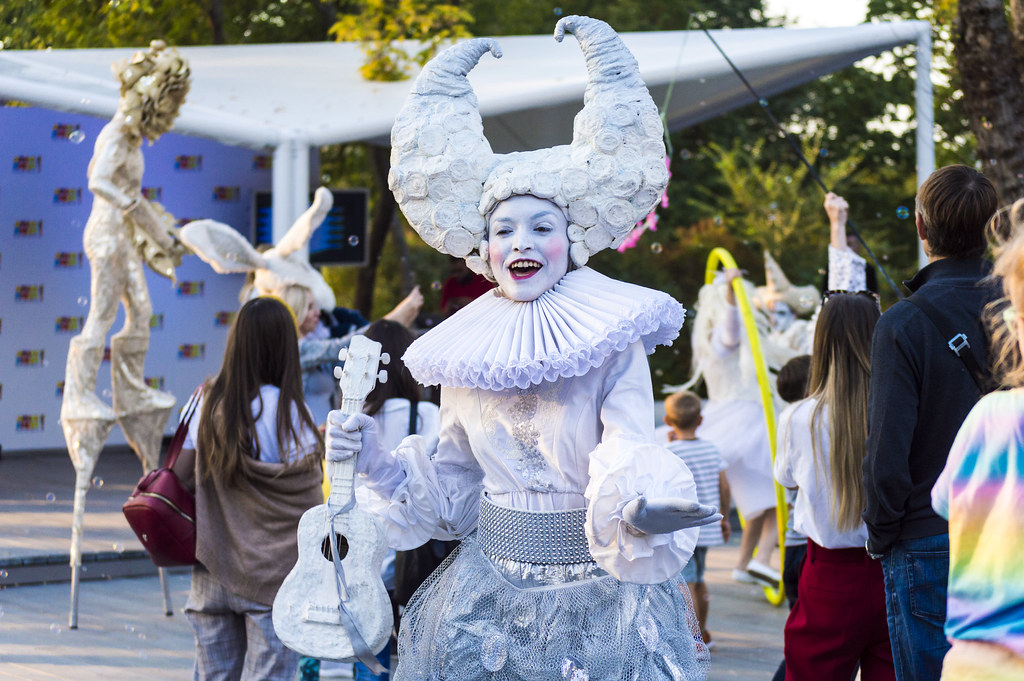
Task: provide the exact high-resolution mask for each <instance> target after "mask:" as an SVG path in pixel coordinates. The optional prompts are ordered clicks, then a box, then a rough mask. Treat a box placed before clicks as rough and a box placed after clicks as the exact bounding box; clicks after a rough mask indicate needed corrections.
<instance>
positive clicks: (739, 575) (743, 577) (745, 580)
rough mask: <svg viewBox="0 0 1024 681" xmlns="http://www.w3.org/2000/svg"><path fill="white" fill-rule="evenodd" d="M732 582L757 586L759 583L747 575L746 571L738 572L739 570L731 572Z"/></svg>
mask: <svg viewBox="0 0 1024 681" xmlns="http://www.w3.org/2000/svg"><path fill="white" fill-rule="evenodd" d="M732 581H734V582H740V583H741V584H758V583H759V582H758V581H757V580H756V579H754V578H753V577H752V576H750V575H749V574H747V571H746V570H740V569H739V568H737V569H735V570H733V571H732Z"/></svg>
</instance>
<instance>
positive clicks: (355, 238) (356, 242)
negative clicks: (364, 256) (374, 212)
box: [348, 234, 359, 246]
mask: <svg viewBox="0 0 1024 681" xmlns="http://www.w3.org/2000/svg"><path fill="white" fill-rule="evenodd" d="M348 245H349V246H358V245H359V237H358V236H356V235H355V234H353V235H352V236H350V237H349V238H348Z"/></svg>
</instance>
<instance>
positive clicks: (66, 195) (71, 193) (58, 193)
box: [53, 187, 82, 204]
mask: <svg viewBox="0 0 1024 681" xmlns="http://www.w3.org/2000/svg"><path fill="white" fill-rule="evenodd" d="M53 202H54V203H61V204H68V203H81V202H82V188H81V187H57V188H56V189H54V190H53Z"/></svg>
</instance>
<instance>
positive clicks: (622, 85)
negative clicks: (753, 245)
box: [555, 16, 668, 266]
mask: <svg viewBox="0 0 1024 681" xmlns="http://www.w3.org/2000/svg"><path fill="white" fill-rule="evenodd" d="M566 32H569V33H572V34H573V35H575V36H576V39H577V41H579V44H580V49H581V50H582V52H583V56H584V59H585V60H586V64H587V75H588V79H589V83H588V84H587V90H586V93H585V94H584V97H583V103H584V106H583V109H582V110H581V111H580V112H579V113H578V114H577V115H576V120H575V122H574V126H573V141H572V166H573V167H574V168H575V169H577V172H579V171H583V172H585V173H586V177H587V180H588V182H587V185H588V186H587V189H586V190H585V191H583V192H573V194H574V195H572V196H566V197H565V198H566V199H569V219H570V221H571V222H572V223H573V224H574V225H576V226H577V227H582V228H583V234H582V235H581V234H580V230H579V229H578V228H577V229H572V228H570V235H569V238H570V240H571V241H573V242H574V243H573V246H572V247H571V251H570V252H571V253H572V255H573V260H574V261H575V262H576V264H577V265H580V266H582V265H583V264H585V262H586V260H587V258H588V257H589V256H590V255H593V254H594V253H597V252H598V251H601V250H603V249H605V248H608V247H610V246H618V245H619V244H620V243H622V241H623V240H624V239H625V238H626V237H627V236H628V235H629V233H630V232H631V231H632V229H633V226H634V225H635V224H636V222H637V221H638V220H641V219H643V218H644V216H646V215H647V214H648V213H649V212H650V211H651V210H652V209H653V208H654V207H655V206H656V205H657V204H658V202H659V201H660V199H661V195H662V193H663V192H664V191H665V187H666V186H667V185H668V169H667V168H666V166H665V141H664V127H663V125H662V122H661V116H660V115H659V114H658V107H657V106H656V105H655V104H654V100H653V99H651V94H650V92H648V90H647V86H646V85H645V84H644V81H643V79H642V78H641V77H640V68H639V66H638V64H637V62H636V59H635V58H634V57H633V54H632V53H631V52H630V51H629V49H628V48H627V47H626V46H625V44H623V42H622V39H621V38H619V36H618V34H617V33H616V32H615V31H614V30H612V28H611V27H610V26H609V25H608V24H606V23H605V22H603V21H599V20H597V19H591V18H590V17H581V16H569V17H565V18H563V19H561V20H560V21H559V22H558V24H557V25H556V26H555V40H558V41H561V40H562V38H563V37H564V35H565V33H566ZM564 174H565V173H564V172H563V175H564ZM564 184H565V181H564V179H563V185H564ZM575 194H579V195H578V196H577V195H575ZM574 237H575V238H574ZM581 237H582V238H581Z"/></svg>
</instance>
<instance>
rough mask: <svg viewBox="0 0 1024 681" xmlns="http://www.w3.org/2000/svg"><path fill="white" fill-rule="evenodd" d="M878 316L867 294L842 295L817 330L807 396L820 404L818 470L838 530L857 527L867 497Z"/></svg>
mask: <svg viewBox="0 0 1024 681" xmlns="http://www.w3.org/2000/svg"><path fill="white" fill-rule="evenodd" d="M879 316H880V312H879V308H878V301H877V300H876V299H875V298H873V297H872V296H870V295H869V294H867V293H842V294H837V295H833V296H832V297H830V298H829V299H828V300H827V301H826V302H825V304H824V305H822V307H821V312H820V313H819V314H818V324H817V326H816V327H815V330H814V351H813V352H812V353H811V378H810V382H809V384H808V393H809V395H810V396H811V397H813V398H815V399H816V400H817V404H815V406H814V411H813V412H812V414H811V443H812V449H813V452H814V460H815V467H816V470H818V471H819V472H824V473H827V478H828V481H829V484H830V486H831V488H832V494H831V495H829V506H830V511H831V513H832V522H833V523H834V524H835V526H836V528H837V529H838V530H840V531H850V530H854V529H856V528H857V526H858V525H859V524H860V522H861V511H863V510H864V504H865V495H864V483H863V480H862V477H861V476H862V472H861V465H862V463H863V461H864V453H865V451H866V446H865V445H866V441H867V433H868V418H867V411H868V382H869V380H870V378H871V335H872V333H874V330H875V324H876V323H877V322H878V318H879ZM826 411H827V414H828V445H829V452H830V456H829V462H828V463H829V465H828V471H825V470H824V469H825V466H824V461H823V452H824V449H823V446H822V444H823V443H822V442H820V437H821V436H820V434H821V432H822V429H821V420H822V418H824V417H825V414H826Z"/></svg>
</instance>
